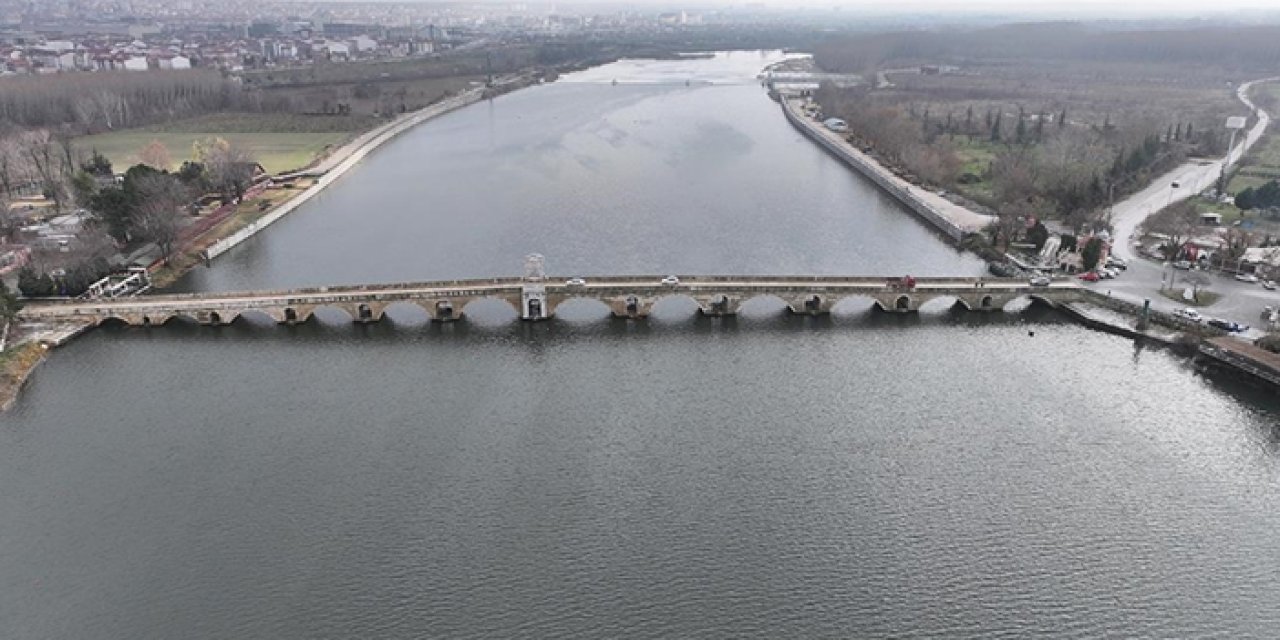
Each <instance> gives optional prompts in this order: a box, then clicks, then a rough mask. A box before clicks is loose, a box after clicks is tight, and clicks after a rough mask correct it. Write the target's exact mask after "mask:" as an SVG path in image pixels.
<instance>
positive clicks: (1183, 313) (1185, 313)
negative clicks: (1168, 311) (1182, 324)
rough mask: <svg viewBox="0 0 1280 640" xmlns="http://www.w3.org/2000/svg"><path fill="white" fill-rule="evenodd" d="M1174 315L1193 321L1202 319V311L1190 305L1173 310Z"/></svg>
mask: <svg viewBox="0 0 1280 640" xmlns="http://www.w3.org/2000/svg"><path fill="white" fill-rule="evenodd" d="M1173 315H1175V316H1179V317H1182V318H1186V319H1187V320H1190V321H1192V322H1200V320H1202V318H1201V317H1200V312H1199V311H1196V310H1195V309H1192V308H1190V307H1187V308H1186V309H1178V310H1176V311H1174V312H1173Z"/></svg>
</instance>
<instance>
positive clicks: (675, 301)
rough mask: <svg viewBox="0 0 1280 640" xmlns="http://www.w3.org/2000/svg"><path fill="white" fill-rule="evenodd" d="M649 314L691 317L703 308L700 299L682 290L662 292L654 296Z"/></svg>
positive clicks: (666, 316) (665, 316)
mask: <svg viewBox="0 0 1280 640" xmlns="http://www.w3.org/2000/svg"><path fill="white" fill-rule="evenodd" d="M651 300H652V302H651V303H650V307H649V314H650V315H651V316H652V315H658V316H659V317H664V318H676V317H690V316H694V315H697V314H698V312H699V311H701V310H702V305H701V304H699V303H698V299H697V298H695V297H694V296H692V295H689V294H687V293H681V292H669V293H662V294H660V295H657V296H655V297H653V298H652V299H651Z"/></svg>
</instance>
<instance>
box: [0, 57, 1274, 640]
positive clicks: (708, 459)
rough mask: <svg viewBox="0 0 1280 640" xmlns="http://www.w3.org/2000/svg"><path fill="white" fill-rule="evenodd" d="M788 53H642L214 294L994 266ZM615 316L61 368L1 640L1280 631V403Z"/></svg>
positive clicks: (42, 396) (433, 130)
mask: <svg viewBox="0 0 1280 640" xmlns="http://www.w3.org/2000/svg"><path fill="white" fill-rule="evenodd" d="M777 58H778V56H776V55H773V54H757V53H735V54H732V55H724V56H720V57H718V58H717V59H714V60H698V61H662V62H646V61H636V62H624V63H618V64H614V65H609V66H606V67H603V68H599V69H593V70H590V71H587V72H584V73H580V74H573V75H571V76H569V77H568V78H567V82H557V83H555V84H553V85H550V86H542V87H534V88H531V89H528V90H525V91H520V92H516V93H514V94H511V95H508V96H504V97H502V98H499V99H497V100H494V101H493V102H492V103H489V102H485V103H480V104H476V105H472V106H470V107H467V108H464V109H461V110H458V111H455V112H454V113H451V114H449V115H446V116H443V117H441V118H439V119H436V120H433V121H432V122H429V123H426V124H424V125H422V126H421V127H418V128H415V129H414V130H412V131H410V132H407V133H406V134H405V135H403V136H401V137H399V138H397V139H396V140H394V141H392V142H390V143H388V144H387V145H385V146H384V147H382V148H381V149H379V150H378V151H377V152H375V153H372V154H370V156H369V157H368V158H366V159H365V161H364V162H363V163H361V164H360V166H358V167H357V168H355V169H353V170H352V171H351V172H350V173H349V174H348V175H347V177H346V178H345V179H343V180H342V181H340V182H339V183H337V184H335V185H333V186H332V187H331V188H330V189H327V190H326V191H325V192H324V193H322V194H321V195H319V196H317V197H316V198H314V199H313V200H312V201H311V202H309V203H307V205H305V206H304V207H302V208H300V209H299V210H297V211H296V212H295V213H294V214H292V215H290V216H288V217H286V218H284V219H282V220H280V221H279V222H278V223H276V224H275V225H273V226H272V227H271V228H270V229H267V230H266V231H264V232H263V233H261V234H259V235H258V236H255V237H254V238H252V239H251V240H249V241H247V242H246V243H245V244H243V245H241V246H239V247H237V248H235V249H233V250H231V251H229V252H228V253H226V254H225V255H224V256H223V257H222V258H221V259H220V260H218V261H215V263H214V267H213V268H211V269H200V270H197V271H195V272H193V273H192V274H191V277H190V278H189V279H188V280H187V281H186V282H185V286H186V289H187V290H189V291H202V292H208V291H235V290H253V289H277V288H281V289H289V288H297V287H309V286H316V287H318V286H325V285H339V284H344V283H345V284H359V283H365V282H404V281H426V280H443V279H450V278H455V277H498V276H504V277H505V276H510V275H512V273H513V271H514V270H515V269H516V268H518V266H519V259H520V257H521V256H524V255H525V254H527V253H529V252H531V251H541V252H543V253H545V254H546V255H547V256H548V265H547V266H548V269H550V270H552V271H554V272H558V273H562V274H565V275H566V276H567V275H570V274H572V275H584V276H589V275H592V274H602V275H610V274H612V275H617V274H625V273H650V274H666V273H677V274H682V273H724V274H726V275H743V274H753V273H755V274H759V273H812V274H827V275H836V274H841V273H881V274H906V273H911V274H913V275H916V276H928V275H935V276H944V275H972V276H976V275H979V274H980V273H981V269H982V265H981V263H980V262H978V261H977V260H975V259H973V258H971V257H968V256H965V255H963V254H960V253H958V252H956V251H955V250H954V249H953V248H951V247H949V246H947V244H946V243H945V242H944V241H942V240H941V239H940V238H939V237H938V235H937V234H936V233H934V232H933V231H931V230H930V229H928V228H927V227H925V226H924V225H923V224H921V222H920V221H919V220H917V219H915V218H914V217H913V216H911V215H910V214H909V213H907V212H905V211H903V210H902V209H901V208H900V207H898V206H897V205H896V204H895V203H894V202H893V201H892V200H891V199H889V198H888V197H887V196H885V195H883V194H881V193H880V192H879V191H878V190H877V189H875V188H874V187H873V186H872V185H870V184H868V183H866V182H865V181H863V180H862V179H860V178H858V177H856V176H854V175H852V173H851V172H850V171H849V170H848V169H847V168H846V167H844V166H842V165H841V164H840V163H838V162H837V161H836V160H834V159H833V158H831V157H830V156H829V155H827V154H826V153H825V152H823V151H822V150H821V149H819V148H817V147H816V146H815V145H814V144H813V143H812V142H811V141H809V140H807V139H805V138H804V137H803V136H802V135H801V134H800V133H799V132H798V131H796V130H795V129H794V128H792V127H791V126H790V125H789V124H788V123H787V122H786V121H785V119H783V118H781V117H779V113H778V106H777V104H776V103H774V102H772V101H770V100H769V99H768V98H767V96H766V95H765V92H764V91H763V90H762V89H761V88H760V87H759V85H758V83H757V82H756V81H755V80H754V75H755V74H756V73H757V72H758V71H759V70H760V69H761V68H763V67H764V66H765V65H767V64H768V63H769V62H771V61H774V60H776V59H777ZM614 78H617V79H618V81H619V82H618V84H617V85H616V86H614V85H612V84H611V82H612V80H613V79H614ZM686 79H690V80H691V82H690V86H688V87H686V86H685V80H686ZM641 80H646V81H649V82H651V84H639V82H640V81H641ZM697 80H704V81H710V82H711V84H710V85H708V84H706V83H705V82H703V83H701V84H699V83H697V82H694V81H697ZM659 81H662V84H659ZM595 304H596V303H592V302H584V303H580V304H565V305H562V306H560V307H558V308H557V309H556V318H557V319H556V321H554V322H545V323H517V322H507V320H509V319H510V318H512V317H513V314H514V311H512V310H509V309H505V303H493V305H485V304H482V303H479V302H477V303H475V304H474V305H472V307H473V308H471V309H469V312H470V315H471V317H472V319H473V321H472V322H465V323H434V324H433V323H428V322H427V319H426V317H425V315H424V314H423V313H422V312H420V311H415V310H414V309H413V308H411V307H406V306H404V305H393V306H391V307H389V308H388V310H387V315H388V319H389V321H384V322H381V323H377V324H369V325H358V326H353V325H352V323H351V322H350V318H348V317H347V316H346V315H345V314H343V313H341V312H329V311H328V310H325V309H321V310H320V311H319V312H317V313H318V316H319V317H318V319H317V320H316V321H314V322H310V323H306V324H299V325H295V326H286V327H278V326H276V325H275V323H274V322H272V321H270V320H269V319H263V318H260V319H253V318H247V319H245V320H242V321H239V322H237V323H235V324H233V325H231V326H222V327H216V328H211V327H204V326H197V325H194V324H192V323H183V322H175V323H170V324H169V325H167V326H165V327H164V328H162V329H153V330H140V329H130V328H121V327H104V328H102V329H100V330H97V331H94V332H92V333H89V334H87V335H85V336H84V337H83V338H81V339H79V340H76V341H75V342H74V343H72V344H70V345H68V346H67V347H66V348H64V349H59V350H57V351H55V352H54V353H53V355H52V357H50V358H49V360H48V362H47V363H46V364H45V365H44V366H43V367H42V368H41V369H40V370H39V371H38V372H37V374H36V375H35V376H34V377H33V378H32V380H31V383H30V385H29V386H28V389H27V393H26V394H25V395H24V396H23V397H22V398H20V399H19V401H18V403H17V404H16V406H15V407H14V409H13V410H12V411H11V412H10V413H7V414H4V415H0V514H3V517H0V629H3V633H0V635H3V636H4V638H5V639H6V640H31V639H37V638H41V639H42V638H94V639H102V640H115V639H129V640H133V639H137V638H174V637H181V638H191V639H196V640H202V639H206V638H209V639H212V638H273V639H286V640H287V639H291V638H308V639H328V638H353V637H358V638H370V639H374V640H380V639H392V638H396V639H398V638H423V637H443V638H463V639H465V638H493V637H555V638H600V637H630V638H671V637H682V638H683V637H742V638H811V637H884V636H911V637H928V636H931V637H947V638H988V637H993V636H1009V637H1026V636H1050V635H1051V636H1056V637H1075V638H1096V637H1103V636H1137V637H1205V636H1230V637H1268V636H1270V635H1271V634H1272V632H1273V630H1274V629H1275V628H1276V627H1277V625H1280V611H1278V610H1277V607H1276V606H1275V603H1276V602H1277V601H1280V577H1278V576H1277V574H1276V571H1275V567H1276V566H1280V548H1278V547H1277V545H1275V544H1274V540H1275V531H1277V530H1280V446H1278V445H1277V443H1278V442H1280V434H1278V433H1277V431H1276V424H1277V423H1278V422H1280V406H1278V405H1277V402H1276V400H1275V398H1274V397H1269V396H1265V395H1260V394H1254V393H1251V392H1249V391H1248V390H1245V389H1241V388H1237V387H1235V386H1231V385H1228V384H1225V383H1219V382H1216V381H1214V380H1212V379H1208V378H1204V377H1201V376H1199V375H1197V374H1196V373H1195V371H1194V370H1193V369H1191V367H1189V366H1188V365H1187V364H1186V363H1185V361H1183V360H1182V359H1179V358H1176V357H1174V356H1173V355H1171V354H1170V353H1168V352H1166V351H1163V350H1148V349H1146V348H1144V347H1142V346H1141V345H1136V344H1135V343H1134V342H1132V341H1130V340H1126V339H1122V338H1119V337H1113V336H1109V335H1105V334H1101V333H1097V332H1093V331H1090V330H1087V329H1084V328H1082V327H1079V326H1076V325H1074V324H1071V323H1068V322H1065V321H1063V320H1062V319H1061V317H1060V316H1058V315H1057V314H1056V313H1054V312H1052V311H1049V310H1044V309H1040V308H1030V309H1027V310H1025V311H1023V312H1022V313H1019V314H1012V313H1010V314H1003V313H989V314H978V313H972V314H952V313H949V312H948V311H947V309H946V308H945V304H944V303H942V302H939V303H936V305H943V306H941V307H939V306H936V305H925V308H924V309H922V310H921V312H920V313H917V314H901V315H899V314H885V313H867V312H864V310H863V308H862V307H861V306H860V305H858V304H846V305H838V306H837V307H836V308H835V309H834V310H833V313H832V314H831V315H830V316H826V317H808V316H795V317H787V316H784V315H783V314H780V313H777V311H779V307H780V306H781V304H782V303H781V302H780V301H776V300H768V299H765V300H759V301H756V302H752V303H748V304H746V305H744V306H743V308H742V309H741V310H740V314H739V315H738V316H737V317H736V318H716V319H711V318H696V317H691V316H694V314H691V313H687V312H688V311H689V310H690V308H691V305H693V304H694V303H692V302H690V301H687V300H681V299H678V298H677V299H669V300H664V301H662V302H659V303H658V304H657V305H656V306H655V308H654V309H653V313H652V315H651V318H650V320H649V321H647V322H635V321H631V320H617V321H604V322H599V321H596V317H598V316H599V315H601V314H602V313H603V314H605V315H607V313H608V312H607V311H603V312H602V310H601V309H600V308H599V307H597V306H594V305H595ZM495 305H496V306H495ZM868 306H869V303H868ZM491 319H496V320H500V321H501V322H490V321H489V320H491ZM586 320H590V321H589V322H588V321H586ZM1033 333H1034V335H1031V334H1033Z"/></svg>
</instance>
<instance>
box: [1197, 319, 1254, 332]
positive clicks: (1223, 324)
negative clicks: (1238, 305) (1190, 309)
mask: <svg viewBox="0 0 1280 640" xmlns="http://www.w3.org/2000/svg"><path fill="white" fill-rule="evenodd" d="M1205 324H1208V325H1209V326H1211V327H1216V328H1218V329H1222V330H1223V331H1230V332H1231V333H1240V332H1242V331H1248V330H1249V325H1244V324H1240V323H1239V322H1232V321H1230V320H1221V319H1218V318H1210V319H1209V320H1208V322H1206V323H1205Z"/></svg>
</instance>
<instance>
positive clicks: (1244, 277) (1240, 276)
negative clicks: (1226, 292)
mask: <svg viewBox="0 0 1280 640" xmlns="http://www.w3.org/2000/svg"><path fill="white" fill-rule="evenodd" d="M1236 280H1239V281H1240V282H1248V283H1249V284H1257V283H1258V276H1255V275H1253V274H1252V273H1237V274H1236Z"/></svg>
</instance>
